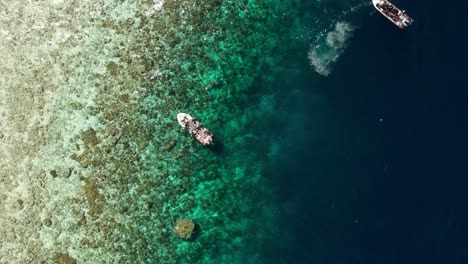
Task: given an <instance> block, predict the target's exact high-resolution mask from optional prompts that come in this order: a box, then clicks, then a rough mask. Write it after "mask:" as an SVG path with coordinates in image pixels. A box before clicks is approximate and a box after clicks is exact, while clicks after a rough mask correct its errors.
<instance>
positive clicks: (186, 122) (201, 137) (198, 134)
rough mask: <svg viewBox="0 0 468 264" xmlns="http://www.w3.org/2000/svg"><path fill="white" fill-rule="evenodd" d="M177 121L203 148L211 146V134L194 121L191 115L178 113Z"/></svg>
mask: <svg viewBox="0 0 468 264" xmlns="http://www.w3.org/2000/svg"><path fill="white" fill-rule="evenodd" d="M177 121H178V122H179V124H180V125H181V126H182V127H183V128H184V129H185V130H187V132H189V134H190V135H192V136H194V137H195V138H196V139H197V140H198V141H200V143H202V144H203V145H204V146H209V145H213V144H214V142H213V133H211V132H210V131H208V129H206V128H205V127H203V125H202V124H201V123H200V122H198V121H197V120H195V118H193V117H192V116H191V115H189V114H186V113H178V114H177Z"/></svg>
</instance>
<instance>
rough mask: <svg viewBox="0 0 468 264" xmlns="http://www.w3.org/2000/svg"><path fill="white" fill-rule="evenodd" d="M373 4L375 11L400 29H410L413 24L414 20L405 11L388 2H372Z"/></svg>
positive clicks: (374, 0)
mask: <svg viewBox="0 0 468 264" xmlns="http://www.w3.org/2000/svg"><path fill="white" fill-rule="evenodd" d="M372 4H373V5H374V7H375V9H377V10H378V11H379V12H380V13H381V14H382V15H384V16H385V17H386V18H388V20H390V21H392V22H393V24H395V25H397V26H398V27H399V28H406V27H409V26H410V25H411V24H412V23H413V19H412V18H411V17H409V16H408V15H407V14H406V12H405V10H400V9H399V8H398V7H396V6H395V5H394V4H392V3H390V2H389V1H388V0H372Z"/></svg>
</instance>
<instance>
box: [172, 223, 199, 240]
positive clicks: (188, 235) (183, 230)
mask: <svg viewBox="0 0 468 264" xmlns="http://www.w3.org/2000/svg"><path fill="white" fill-rule="evenodd" d="M173 231H174V233H175V234H176V235H177V236H178V237H180V238H182V239H185V240H190V239H192V236H193V234H194V233H195V222H194V221H193V220H192V219H189V218H184V219H179V220H177V223H176V225H175V227H174V230H173Z"/></svg>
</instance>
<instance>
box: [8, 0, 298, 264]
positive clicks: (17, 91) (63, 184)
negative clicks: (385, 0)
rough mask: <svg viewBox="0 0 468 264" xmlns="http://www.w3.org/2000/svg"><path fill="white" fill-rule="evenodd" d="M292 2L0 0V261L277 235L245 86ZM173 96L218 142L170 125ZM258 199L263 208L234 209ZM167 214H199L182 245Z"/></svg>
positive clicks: (172, 254) (152, 258)
mask: <svg viewBox="0 0 468 264" xmlns="http://www.w3.org/2000/svg"><path fill="white" fill-rule="evenodd" d="M293 7H294V8H293ZM296 8H297V9H299V7H297V6H295V1H293V0H290V1H289V0H288V1H283V2H281V3H279V2H278V1H273V0H262V1H247V0H242V1H233V0H225V1H219V0H209V1H206V0H194V1H190V4H189V3H188V2H184V1H175V0H166V1H162V0H156V1H140V2H138V1H137V2H132V1H123V2H122V1H103V0H102V1H101V0H98V1H80V2H72V1H50V2H47V1H45V2H42V1H40V2H37V3H36V2H27V3H26V2H25V3H24V6H23V5H21V4H18V5H16V4H13V3H12V4H9V6H8V8H7V9H2V10H0V19H2V20H1V22H2V25H5V28H3V29H2V30H3V31H0V34H4V32H8V33H7V34H6V35H5V36H4V37H2V38H0V53H2V54H5V56H3V57H2V63H1V64H0V72H1V73H5V74H2V75H1V78H2V79H1V80H0V83H1V84H2V86H1V87H0V88H1V89H0V102H1V104H0V106H1V107H0V124H1V127H2V132H1V135H2V136H1V141H0V142H1V144H0V149H1V152H2V153H8V155H5V156H3V157H2V159H1V160H0V167H2V170H1V171H0V177H1V181H0V189H1V190H12V191H9V192H8V193H5V194H3V193H0V195H1V196H2V197H1V198H2V199H0V203H1V206H2V207H4V208H6V209H5V213H4V214H2V215H0V222H1V223H2V225H0V238H1V240H0V241H1V242H0V243H1V244H0V262H1V263H23V262H26V263H27V262H34V261H37V262H41V261H48V260H51V259H58V260H60V261H62V262H64V263H66V261H68V260H69V259H71V258H73V260H76V262H78V263H109V262H111V263H210V260H212V259H215V258H216V257H217V256H218V255H219V252H220V251H226V252H229V251H236V250H237V251H239V250H247V248H248V247H249V246H251V245H254V246H255V245H257V244H258V243H259V242H258V241H259V240H262V241H269V240H274V239H270V238H271V237H274V235H275V228H276V225H275V223H274V221H273V217H270V216H271V215H270V214H271V213H270V212H271V211H272V210H273V209H271V208H274V206H273V205H271V201H272V199H270V197H269V196H268V195H269V189H268V187H267V186H268V184H267V181H266V180H265V179H263V178H262V177H261V173H262V167H261V164H259V162H258V161H259V158H258V157H259V156H258V155H256V154H255V153H254V152H253V151H252V150H251V149H249V144H246V142H248V139H249V138H252V137H253V136H252V135H249V134H248V133H245V131H248V127H249V126H250V125H252V123H254V122H255V121H254V120H252V119H251V118H250V117H249V114H248V113H246V112H245V109H246V103H245V102H246V99H245V98H246V91H247V90H248V88H249V87H250V86H251V85H252V84H253V82H254V80H255V78H257V77H258V76H259V75H261V73H262V70H263V69H264V68H268V67H271V66H274V65H275V64H276V63H277V62H278V60H280V58H281V56H282V54H283V52H282V49H283V46H282V45H281V44H280V43H282V41H283V40H282V38H286V39H287V38H288V31H287V30H286V28H287V26H286V25H288V24H290V23H292V21H293V18H294V14H295V13H294V12H295V11H296V10H297V9H296ZM38 10H40V12H39V11H38ZM5 19H6V20H5ZM279 25H282V26H281V27H279ZM285 42H286V41H285ZM3 62H5V63H3ZM181 110H184V111H185V112H190V113H196V115H197V116H199V117H200V118H201V119H203V120H204V122H206V125H207V126H209V127H210V128H213V131H214V132H215V133H216V134H217V136H218V137H217V139H219V140H220V141H221V142H224V143H225V144H224V150H223V154H222V155H220V154H219V153H216V152H213V151H211V150H208V149H204V148H201V146H200V145H199V144H197V143H196V142H194V140H193V139H192V138H190V137H188V136H186V135H185V133H183V132H182V131H181V129H180V127H179V126H178V124H177V122H176V120H175V116H176V113H177V112H179V111H181ZM205 120H206V121H205ZM4 128H5V129H4ZM189 175H190V177H187V176H189ZM251 190H255V192H252V191H251ZM3 196H4V197H3ZM20 201H21V202H20ZM269 201H270V202H269ZM270 209H271V210H270ZM262 210H263V211H262ZM264 211H265V212H264ZM263 212H264V213H263ZM260 213H262V214H265V215H266V216H268V217H269V220H270V221H264V222H263V221H258V222H261V223H262V224H261V225H259V224H256V222H252V221H248V220H246V219H249V218H248V217H249V216H251V215H253V214H260ZM177 215H190V216H191V217H193V218H195V219H197V222H198V223H199V224H200V225H201V226H204V227H205V226H206V227H207V228H206V230H205V229H204V230H203V235H201V236H200V237H199V238H198V239H197V243H191V244H192V246H191V247H187V245H186V244H188V243H181V241H180V239H179V238H177V237H176V236H173V235H171V232H170V230H171V229H172V228H173V221H174V216H177ZM265 222H267V223H268V224H264V223H265ZM220 226H222V228H219V227H220ZM246 233H250V234H256V236H257V237H255V238H250V239H246V238H245V237H244V235H243V234H246ZM214 241H216V243H214ZM202 251H203V255H200V252H202ZM54 252H68V254H67V255H60V254H59V255H54ZM57 256H58V257H57Z"/></svg>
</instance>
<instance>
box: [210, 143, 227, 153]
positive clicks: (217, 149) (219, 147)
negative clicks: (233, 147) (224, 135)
mask: <svg viewBox="0 0 468 264" xmlns="http://www.w3.org/2000/svg"><path fill="white" fill-rule="evenodd" d="M207 148H208V149H209V150H211V151H213V152H214V153H216V154H218V155H220V154H222V153H223V152H224V144H223V142H221V141H216V142H215V143H214V144H213V145H210V146H207Z"/></svg>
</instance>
